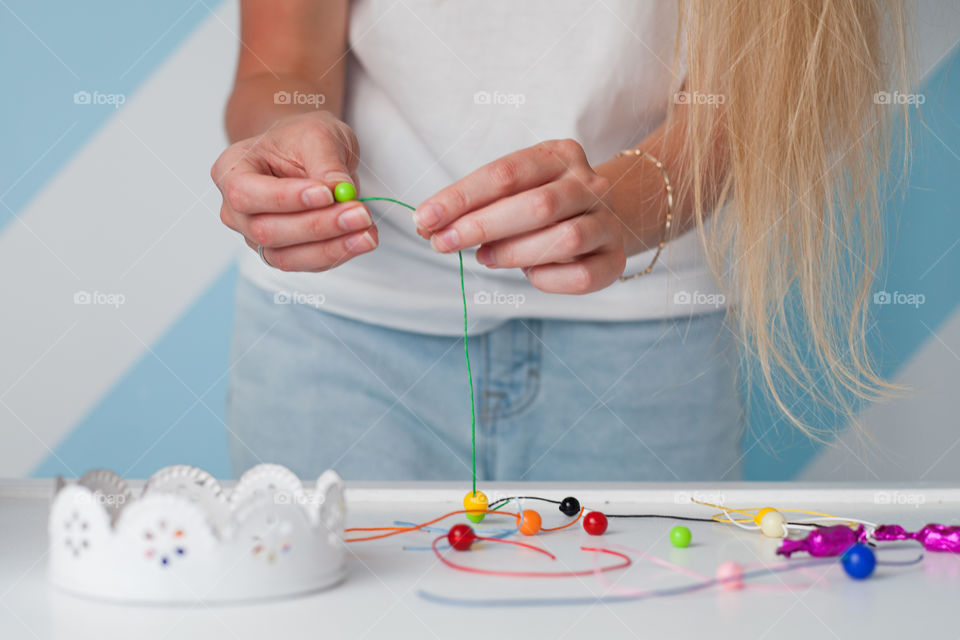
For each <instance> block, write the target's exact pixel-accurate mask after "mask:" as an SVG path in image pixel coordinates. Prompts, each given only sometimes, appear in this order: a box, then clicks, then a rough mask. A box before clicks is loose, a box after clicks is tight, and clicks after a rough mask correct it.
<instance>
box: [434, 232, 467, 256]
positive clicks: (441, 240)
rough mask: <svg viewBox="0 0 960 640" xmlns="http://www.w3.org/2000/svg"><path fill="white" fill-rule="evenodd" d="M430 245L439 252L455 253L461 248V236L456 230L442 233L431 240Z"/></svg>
mask: <svg viewBox="0 0 960 640" xmlns="http://www.w3.org/2000/svg"><path fill="white" fill-rule="evenodd" d="M430 244H432V245H433V248H434V249H436V250H437V251H453V250H454V249H456V248H457V247H459V246H460V234H459V233H457V230H456V229H447V230H446V231H441V232H440V233H437V234H435V235H434V236H433V238H431V240H430Z"/></svg>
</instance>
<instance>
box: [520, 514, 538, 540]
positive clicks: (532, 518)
mask: <svg viewBox="0 0 960 640" xmlns="http://www.w3.org/2000/svg"><path fill="white" fill-rule="evenodd" d="M541 524H543V521H542V520H541V519H540V514H539V513H537V512H536V511H534V510H533V509H528V510H526V511H524V512H523V513H522V514H521V515H520V533H522V534H523V535H525V536H532V535H536V533H537V532H538V531H540V525H541Z"/></svg>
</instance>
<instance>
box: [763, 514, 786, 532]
mask: <svg viewBox="0 0 960 640" xmlns="http://www.w3.org/2000/svg"><path fill="white" fill-rule="evenodd" d="M786 523H787V519H786V518H784V517H783V514H782V513H780V512H779V511H768V512H766V513H765V514H763V517H762V518H761V519H760V531H761V532H762V533H763V535H765V536H767V537H768V538H783V537H785V536H786V535H787V528H786V527H785V526H784V525H785V524H786Z"/></svg>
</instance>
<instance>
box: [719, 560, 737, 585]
mask: <svg viewBox="0 0 960 640" xmlns="http://www.w3.org/2000/svg"><path fill="white" fill-rule="evenodd" d="M716 577H717V581H718V582H719V583H720V588H721V589H723V590H724V591H736V590H738V589H743V567H741V566H740V565H738V564H737V563H736V562H724V563H723V564H722V565H720V566H719V567H717V576H716Z"/></svg>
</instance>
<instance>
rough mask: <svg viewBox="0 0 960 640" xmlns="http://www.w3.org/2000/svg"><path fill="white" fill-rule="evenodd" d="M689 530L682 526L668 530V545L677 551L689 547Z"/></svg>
mask: <svg viewBox="0 0 960 640" xmlns="http://www.w3.org/2000/svg"><path fill="white" fill-rule="evenodd" d="M691 537H692V536H691V535H690V529H687V528H686V527H682V526H679V525H678V526H676V527H674V528H673V529H670V544H672V545H673V546H675V547H676V548H678V549H683V548H685V547H689V546H690V538H691Z"/></svg>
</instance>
